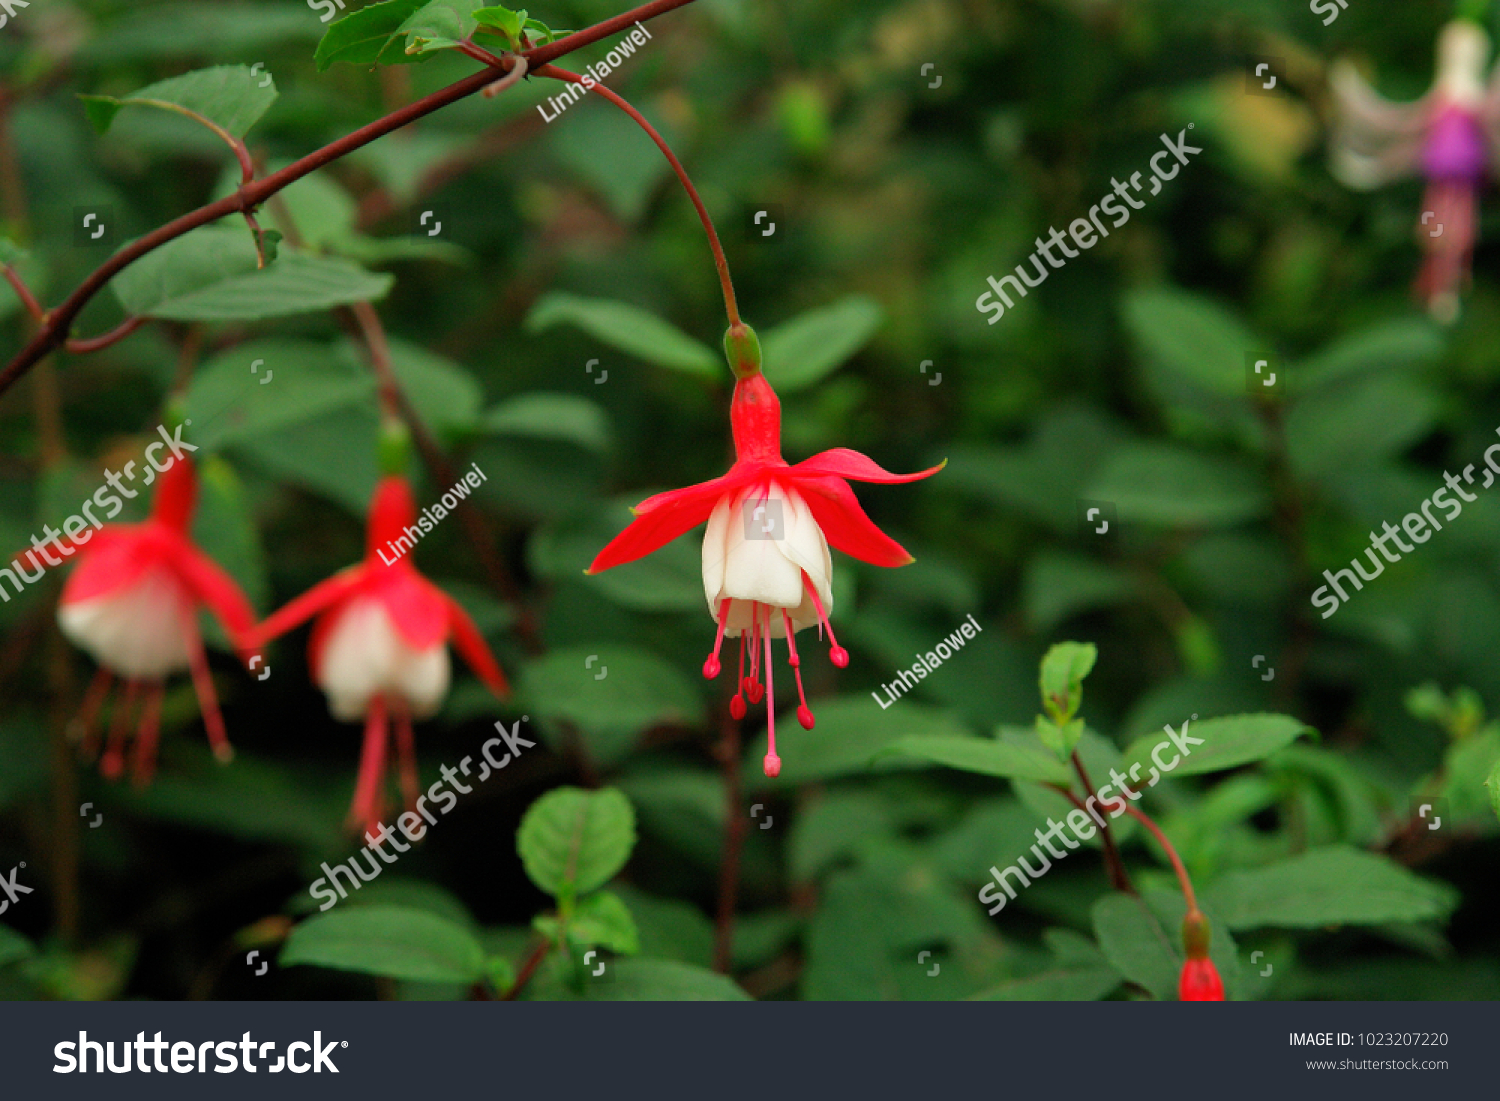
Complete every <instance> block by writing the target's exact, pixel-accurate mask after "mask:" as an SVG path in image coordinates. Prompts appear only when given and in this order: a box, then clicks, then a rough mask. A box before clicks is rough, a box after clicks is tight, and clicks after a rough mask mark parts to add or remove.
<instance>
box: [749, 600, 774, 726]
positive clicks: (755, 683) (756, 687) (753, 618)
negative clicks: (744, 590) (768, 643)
mask: <svg viewBox="0 0 1500 1101" xmlns="http://www.w3.org/2000/svg"><path fill="white" fill-rule="evenodd" d="M760 610H761V605H759V604H751V605H750V679H749V680H748V681H746V682H745V695H746V696H748V697H749V699H750V702H751V703H760V701H761V697H762V696H764V695H765V691H766V690H765V689H764V688H762V687H761V684H760ZM769 638H770V634H769V628H768V629H767V639H768V640H769ZM767 652H768V653H769V650H768V651H767Z"/></svg>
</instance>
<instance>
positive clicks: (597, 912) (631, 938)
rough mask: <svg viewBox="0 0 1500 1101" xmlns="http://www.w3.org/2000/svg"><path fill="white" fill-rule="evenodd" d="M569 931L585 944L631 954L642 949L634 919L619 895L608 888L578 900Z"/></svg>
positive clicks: (579, 941)
mask: <svg viewBox="0 0 1500 1101" xmlns="http://www.w3.org/2000/svg"><path fill="white" fill-rule="evenodd" d="M568 934H569V936H570V937H572V939H573V941H574V943H576V944H579V945H582V946H583V947H588V948H591V947H595V946H599V947H603V948H608V949H609V950H610V951H611V952H622V953H625V954H626V955H632V956H633V955H635V954H636V953H637V952H639V951H640V950H641V938H640V933H639V932H637V931H636V926H635V918H633V917H632V916H631V914H630V910H629V909H628V908H627V907H626V905H625V903H624V901H623V900H622V899H621V898H620V896H619V895H617V894H612V893H611V892H609V891H595V892H594V893H593V894H591V895H589V896H588V897H587V898H584V899H582V900H580V901H579V903H578V908H577V909H576V910H574V912H573V920H572V922H570V923H569V925H568Z"/></svg>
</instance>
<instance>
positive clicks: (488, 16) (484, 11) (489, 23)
mask: <svg viewBox="0 0 1500 1101" xmlns="http://www.w3.org/2000/svg"><path fill="white" fill-rule="evenodd" d="M474 19H475V21H476V22H477V23H478V24H479V25H480V26H481V27H494V28H495V29H496V30H498V31H499V32H500V33H501V34H503V35H504V36H505V38H506V40H507V41H509V42H510V43H511V44H512V45H515V46H519V45H520V42H521V31H522V30H523V29H524V28H525V27H526V25H527V22H528V20H527V18H526V9H525V8H522V9H521V10H520V11H519V12H513V11H511V10H510V9H509V8H501V7H493V8H479V9H477V10H475V12H474ZM530 22H535V20H530Z"/></svg>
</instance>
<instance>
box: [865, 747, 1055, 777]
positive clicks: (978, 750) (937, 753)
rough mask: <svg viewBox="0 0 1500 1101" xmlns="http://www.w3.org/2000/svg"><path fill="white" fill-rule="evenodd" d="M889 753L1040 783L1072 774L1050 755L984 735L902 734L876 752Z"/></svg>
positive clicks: (969, 770)
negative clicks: (917, 735)
mask: <svg viewBox="0 0 1500 1101" xmlns="http://www.w3.org/2000/svg"><path fill="white" fill-rule="evenodd" d="M890 754H899V755H902V756H905V757H914V758H917V759H919V760H923V761H931V762H932V763H933V764H938V765H944V766H946V767H947V768H956V769H961V770H962V771H964V772H977V773H979V774H981V775H983V776H1004V777H1007V778H1010V779H1018V780H1035V781H1036V782H1037V783H1041V784H1047V783H1052V784H1066V783H1068V782H1069V780H1070V779H1071V777H1072V774H1071V773H1069V771H1068V769H1067V767H1066V766H1064V765H1063V764H1061V763H1060V762H1058V761H1055V760H1053V759H1052V758H1050V757H1044V756H1042V755H1041V754H1040V753H1033V752H1031V751H1030V750H1027V749H1023V748H1021V747H1019V746H1013V745H1008V744H1006V743H1004V742H995V741H989V740H987V739H984V738H951V737H936V738H932V737H929V738H921V737H911V738H901V739H900V740H898V741H896V742H894V743H892V744H891V745H889V746H887V747H886V748H885V749H883V750H882V751H881V752H880V753H879V754H877V755H876V756H877V757H885V756H887V755H890Z"/></svg>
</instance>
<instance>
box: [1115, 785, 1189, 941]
mask: <svg viewBox="0 0 1500 1101" xmlns="http://www.w3.org/2000/svg"><path fill="white" fill-rule="evenodd" d="M1125 809H1126V811H1128V812H1129V813H1130V814H1131V815H1132V816H1133V817H1134V818H1136V819H1137V820H1138V821H1140V823H1141V824H1142V825H1144V826H1145V827H1146V828H1147V829H1148V830H1150V831H1151V833H1152V835H1153V836H1155V838H1156V842H1157V844H1159V845H1160V846H1161V847H1162V848H1163V849H1165V850H1166V853H1167V858H1168V859H1169V860H1171V861H1172V870H1173V871H1175V872H1176V873H1177V882H1178V883H1179V884H1181V885H1182V897H1183V898H1185V899H1186V900H1187V908H1188V915H1189V916H1192V915H1193V914H1196V913H1198V912H1199V910H1198V898H1197V896H1196V895H1194V894H1193V881H1192V880H1191V879H1189V878H1188V874H1187V869H1186V868H1184V867H1183V866H1182V858H1181V857H1179V856H1178V855H1177V850H1176V849H1174V848H1173V847H1172V842H1170V841H1168V840H1167V835H1166V834H1164V833H1162V832H1161V827H1160V826H1158V825H1157V824H1156V823H1155V822H1153V821H1151V819H1150V818H1149V817H1147V816H1146V815H1145V814H1143V813H1142V812H1141V811H1138V810H1136V809H1135V808H1134V807H1132V806H1130V805H1129V804H1126V806H1125Z"/></svg>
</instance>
